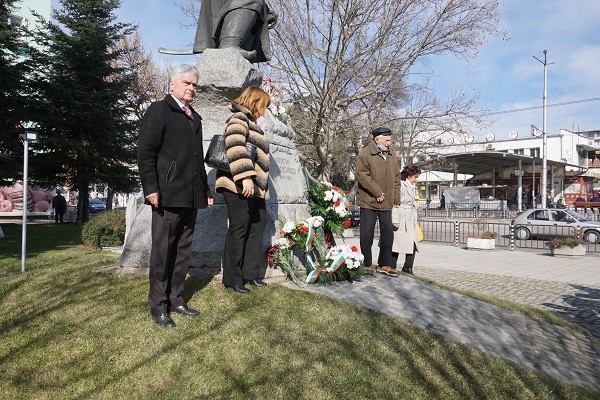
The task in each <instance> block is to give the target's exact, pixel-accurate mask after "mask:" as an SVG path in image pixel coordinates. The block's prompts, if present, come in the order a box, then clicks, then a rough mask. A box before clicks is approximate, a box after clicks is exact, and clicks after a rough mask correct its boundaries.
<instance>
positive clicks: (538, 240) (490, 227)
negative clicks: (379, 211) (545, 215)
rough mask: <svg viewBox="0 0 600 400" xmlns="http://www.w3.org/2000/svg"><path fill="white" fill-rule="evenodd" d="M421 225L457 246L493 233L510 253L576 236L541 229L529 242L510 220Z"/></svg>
mask: <svg viewBox="0 0 600 400" xmlns="http://www.w3.org/2000/svg"><path fill="white" fill-rule="evenodd" d="M419 225H420V226H421V230H422V231H423V238H424V241H426V242H437V243H453V244H454V245H455V246H460V245H465V244H466V243H467V239H468V238H469V237H472V236H475V235H476V234H477V233H481V231H482V230H484V231H491V232H495V233H496V238H495V243H496V247H504V248H508V249H510V250H514V249H515V248H523V249H547V246H546V242H547V241H548V240H550V239H551V238H553V237H567V236H570V235H571V234H572V233H573V228H570V227H561V228H560V230H558V231H557V228H556V227H554V228H552V229H553V230H554V233H555V235H550V229H551V228H550V227H544V228H542V227H540V230H538V232H537V233H536V234H535V235H534V236H532V237H531V238H529V239H527V240H520V239H516V238H515V230H514V226H513V225H512V224H511V223H510V222H509V221H489V220H488V221H486V222H485V224H483V226H482V225H481V224H476V223H475V222H473V221H448V220H437V219H430V218H428V219H420V220H419ZM351 229H352V230H353V234H354V235H355V236H359V235H360V227H358V226H357V227H354V228H351ZM375 237H379V223H376V225H375ZM584 246H585V247H586V251H588V252H590V253H600V244H593V243H584Z"/></svg>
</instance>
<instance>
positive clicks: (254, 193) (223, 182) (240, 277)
mask: <svg viewBox="0 0 600 400" xmlns="http://www.w3.org/2000/svg"><path fill="white" fill-rule="evenodd" d="M270 103H271V98H270V97H269V95H268V94H267V93H266V92H265V91H263V90H261V89H259V88H257V87H249V88H247V89H246V90H244V91H243V92H242V94H241V95H240V96H239V97H238V98H237V99H235V100H233V101H232V102H231V106H230V110H231V112H232V115H231V117H229V119H228V120H227V122H226V125H225V146H226V147H227V158H228V160H229V168H230V171H231V172H224V171H217V179H216V183H215V188H216V190H217V192H219V193H222V194H223V197H224V199H225V204H226V206H227V215H228V217H229V228H228V229H227V235H226V236H225V249H224V251H223V284H224V285H225V287H227V288H232V289H233V290H234V291H236V292H238V293H249V292H250V290H249V289H248V288H247V287H246V286H244V285H245V284H250V285H253V286H257V287H261V286H265V285H266V283H265V282H263V281H262V280H261V279H260V278H259V276H258V272H259V263H260V260H261V257H262V238H263V233H264V230H265V226H266V222H267V220H266V203H265V195H266V192H267V184H268V178H269V142H268V140H267V138H266V137H265V135H264V133H263V131H262V129H260V127H259V126H258V125H257V123H256V120H257V119H258V118H260V117H262V116H263V115H264V113H265V111H266V110H267V107H269V104H270ZM246 143H251V144H253V145H255V146H256V147H257V152H256V158H255V159H254V160H252V159H250V156H249V154H248V150H247V148H246Z"/></svg>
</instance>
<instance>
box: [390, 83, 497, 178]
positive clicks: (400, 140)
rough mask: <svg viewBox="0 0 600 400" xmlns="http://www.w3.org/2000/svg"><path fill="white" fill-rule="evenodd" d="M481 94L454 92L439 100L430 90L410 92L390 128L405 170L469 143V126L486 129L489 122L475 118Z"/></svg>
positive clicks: (425, 88)
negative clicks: (450, 147) (394, 132)
mask: <svg viewBox="0 0 600 400" xmlns="http://www.w3.org/2000/svg"><path fill="white" fill-rule="evenodd" d="M477 99H478V93H475V92H473V93H470V94H466V93H465V92H461V91H453V92H452V93H450V95H449V96H448V97H447V98H445V99H443V100H440V99H438V98H437V97H436V96H435V95H434V94H433V93H432V92H431V91H430V90H428V89H427V87H424V88H422V89H421V90H415V91H411V95H410V96H409V98H408V99H407V101H406V103H405V104H404V105H403V108H402V109H401V110H400V112H399V114H400V115H401V116H398V117H397V118H395V119H393V120H391V125H392V126H393V127H395V129H396V130H397V131H398V132H399V135H397V136H396V138H395V139H396V140H395V141H396V143H397V144H398V146H397V148H398V149H399V152H398V155H399V160H400V164H401V165H402V166H404V165H406V164H410V163H413V162H415V161H417V160H419V161H420V160H425V159H431V158H435V157H436V156H437V155H438V154H439V153H440V148H441V147H443V146H445V145H450V144H460V143H463V144H464V143H466V140H467V139H466V138H467V136H468V135H469V133H468V128H467V127H468V126H485V125H486V123H487V122H486V121H484V120H482V119H481V118H479V117H478V116H477V115H474V114H473V112H474V111H475V110H476V107H477V105H476V102H477Z"/></svg>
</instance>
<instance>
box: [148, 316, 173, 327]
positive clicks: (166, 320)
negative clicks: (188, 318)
mask: <svg viewBox="0 0 600 400" xmlns="http://www.w3.org/2000/svg"><path fill="white" fill-rule="evenodd" d="M152 318H154V321H156V323H157V324H159V325H160V326H166V327H168V328H174V327H175V326H176V325H175V321H173V319H171V316H170V315H169V314H167V313H165V312H163V313H160V314H153V315H152Z"/></svg>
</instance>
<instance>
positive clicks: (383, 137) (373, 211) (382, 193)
mask: <svg viewBox="0 0 600 400" xmlns="http://www.w3.org/2000/svg"><path fill="white" fill-rule="evenodd" d="M371 135H372V136H373V139H372V140H370V141H369V144H368V145H367V146H365V147H364V148H363V149H362V150H361V151H360V153H359V154H358V156H357V158H356V179H357V181H358V192H357V195H358V204H359V206H360V251H361V253H362V254H363V257H364V263H365V265H366V266H367V269H368V270H373V269H376V270H377V271H378V272H380V273H382V274H386V275H390V276H398V274H397V273H396V272H395V271H394V269H393V268H392V267H391V264H392V242H393V240H394V232H393V225H392V208H393V206H394V205H395V204H396V205H397V204H400V167H399V165H398V159H397V158H396V156H395V155H394V154H392V153H391V152H390V146H391V144H392V131H391V130H390V129H389V128H385V127H379V128H375V129H373V130H372V131H371ZM377 221H379V235H380V236H379V257H378V261H377V265H376V266H374V265H372V263H373V255H372V250H371V247H372V246H373V238H374V235H375V224H376V222H377Z"/></svg>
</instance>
